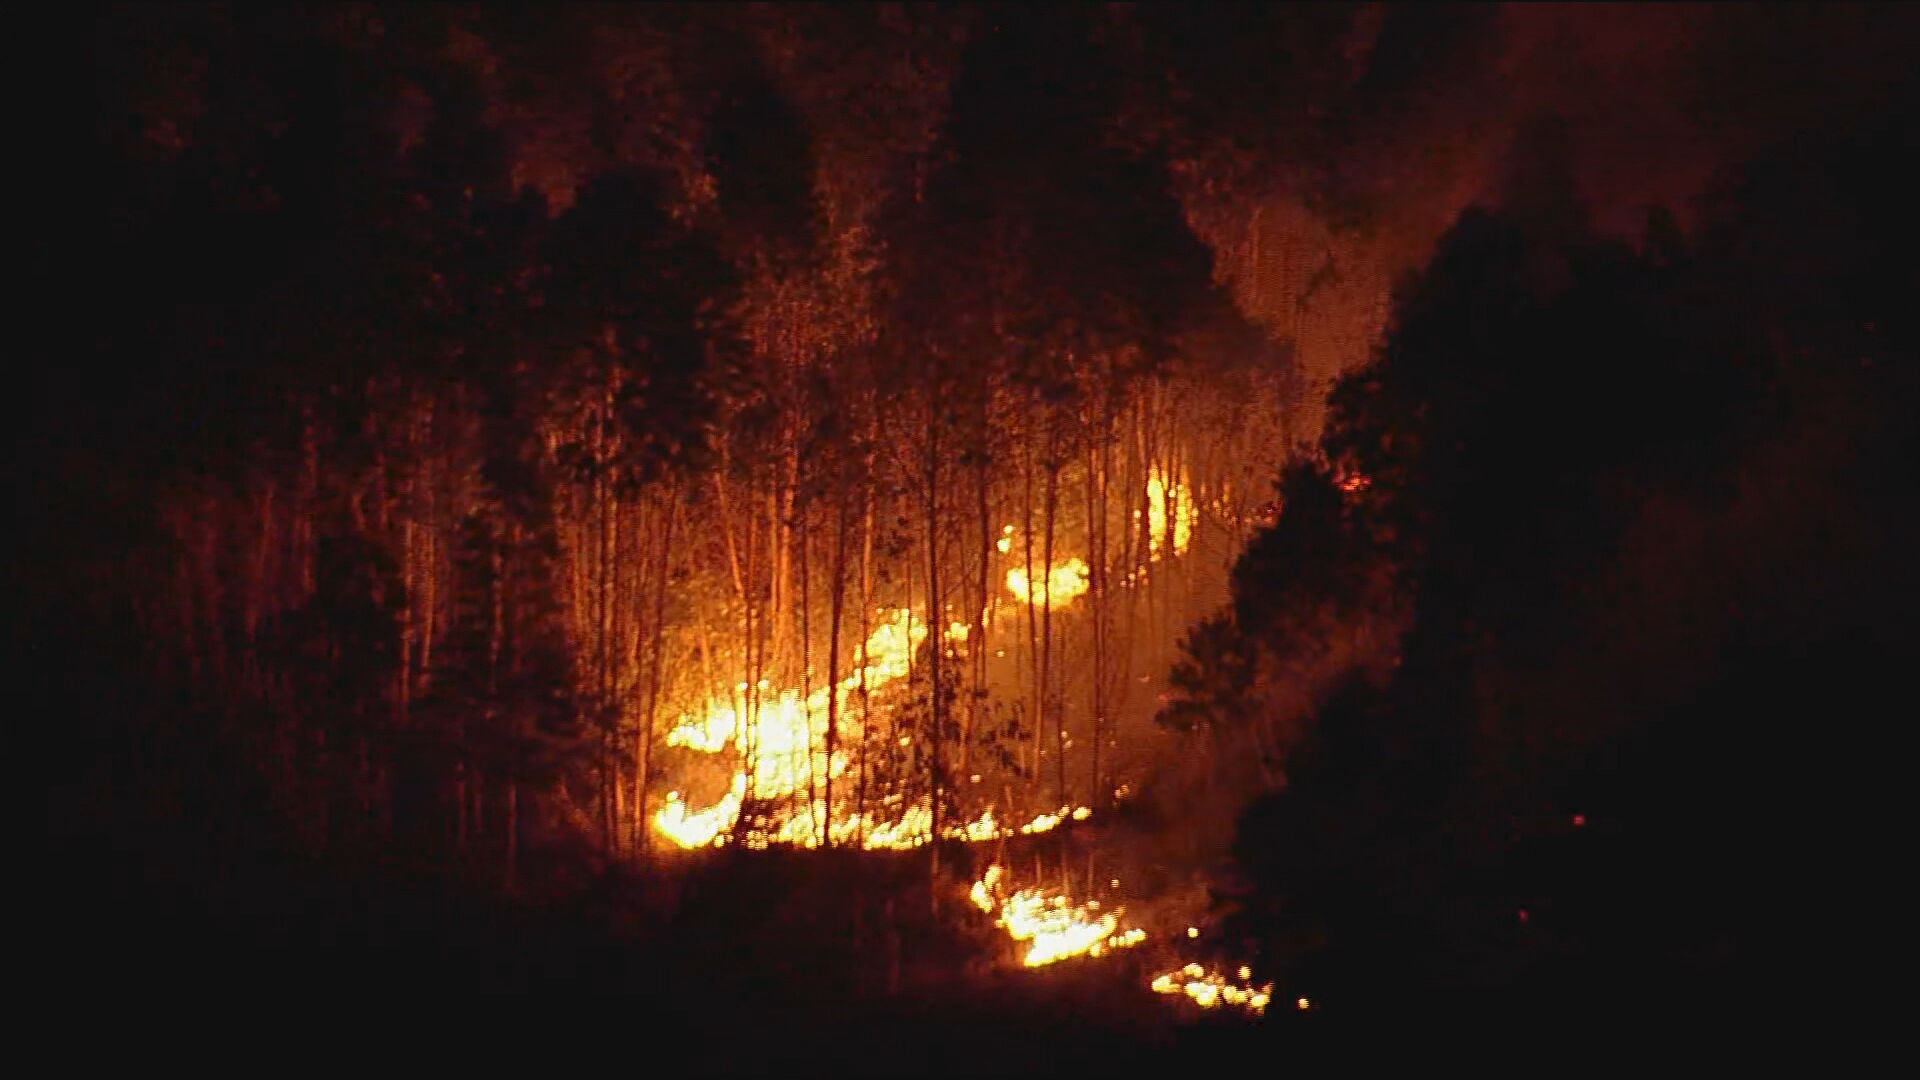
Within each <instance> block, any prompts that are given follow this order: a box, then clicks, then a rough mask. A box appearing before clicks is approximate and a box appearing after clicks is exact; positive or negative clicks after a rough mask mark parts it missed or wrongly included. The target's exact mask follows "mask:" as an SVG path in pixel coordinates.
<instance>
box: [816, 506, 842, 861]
mask: <svg viewBox="0 0 1920 1080" xmlns="http://www.w3.org/2000/svg"><path fill="white" fill-rule="evenodd" d="M847 498H848V496H847V495H846V494H845V493H844V492H836V493H835V498H834V525H833V580H832V583H831V584H830V585H829V586H828V596H827V610H828V616H827V765H826V780H825V784H824V785H823V786H824V789H825V794H824V796H823V800H822V801H823V802H824V803H825V805H826V814H825V815H824V816H823V818H822V820H821V821H820V823H819V829H820V846H821V847H826V846H828V845H829V844H830V843H832V840H833V834H832V824H833V762H834V758H835V756H836V755H838V754H839V752H840V619H841V614H842V611H841V609H842V608H843V607H844V606H845V602H846V595H847Z"/></svg>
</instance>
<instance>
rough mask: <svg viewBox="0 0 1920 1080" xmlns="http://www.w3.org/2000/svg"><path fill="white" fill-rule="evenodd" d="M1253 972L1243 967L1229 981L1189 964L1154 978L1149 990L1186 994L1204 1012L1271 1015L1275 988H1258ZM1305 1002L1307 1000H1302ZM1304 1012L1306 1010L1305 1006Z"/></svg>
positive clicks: (1212, 972) (1219, 975) (1270, 986)
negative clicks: (1226, 1010) (1234, 1010)
mask: <svg viewBox="0 0 1920 1080" xmlns="http://www.w3.org/2000/svg"><path fill="white" fill-rule="evenodd" d="M1252 974H1253V972H1252V971H1251V970H1249V969H1248V968H1246V967H1245V966H1242V967H1241V968H1240V969H1239V971H1238V972H1236V974H1235V978H1233V979H1229V978H1227V977H1226V976H1224V975H1221V974H1220V973H1219V972H1216V971H1210V970H1208V969H1207V968H1206V967H1204V966H1203V965H1200V964H1187V965H1186V966H1184V967H1181V968H1177V969H1175V970H1173V971H1169V972H1165V973H1163V974H1160V975H1156V976H1154V977H1153V981H1152V983H1150V984H1149V988H1150V989H1152V990H1153V992H1154V993H1156V994H1184V995H1186V996H1187V998H1188V999H1189V1000H1191V1001H1192V1002H1193V1003H1194V1004H1196V1005H1198V1006H1200V1007H1201V1008H1203V1009H1214V1008H1220V1007H1223V1006H1224V1007H1228V1008H1237V1009H1245V1010H1246V1011H1248V1012H1250V1013H1254V1014H1256V1015H1258V1014H1260V1013H1264V1012H1266V1011H1267V1006H1268V1005H1269V1004H1270V1003H1271V1002H1272V1001H1273V984H1272V983H1266V984H1264V985H1262V986H1257V987H1256V986H1254V985H1252V983H1251V982H1250V979H1251V977H1252ZM1300 1000H1301V1002H1305V1001H1306V999H1305V998H1301V999H1300ZM1299 1007H1300V1008H1302V1009H1304V1008H1306V1005H1305V1004H1301V1005H1300V1006H1299Z"/></svg>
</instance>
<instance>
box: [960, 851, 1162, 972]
mask: <svg viewBox="0 0 1920 1080" xmlns="http://www.w3.org/2000/svg"><path fill="white" fill-rule="evenodd" d="M1005 878H1006V872H1005V871H1004V870H1002V869H1001V868H1000V867H999V866H998V865H995V866H989V867H988V868H987V872H986V875H985V876H984V877H982V878H981V879H980V880H979V881H976V882H974V884H973V889H972V890H971V892H970V893H969V895H970V897H971V899H972V900H973V903H974V906H975V907H978V908H979V909H980V910H981V911H984V912H986V913H987V914H989V915H991V914H994V912H995V909H996V908H997V909H998V912H999V914H998V917H997V918H996V920H995V922H996V923H997V924H998V925H999V926H1000V927H1001V928H1003V929H1005V930H1006V932H1007V936H1008V937H1011V938H1012V939H1013V940H1015V941H1024V942H1029V943H1030V944H1029V945H1028V946H1027V951H1026V954H1025V955H1024V956H1022V957H1021V960H1020V962H1021V963H1022V964H1025V965H1026V966H1027V967H1041V966H1043V965H1046V964H1051V963H1054V962H1055V961H1058V960H1065V959H1067V958H1068V957H1072V956H1104V955H1105V954H1107V953H1108V952H1111V951H1113V950H1115V949H1127V948H1132V947H1133V946H1135V945H1138V944H1140V943H1141V942H1142V941H1145V940H1146V939H1147V932H1146V931H1145V930H1141V929H1140V928H1138V927H1131V928H1129V929H1126V930H1122V929H1120V918H1121V916H1122V915H1123V914H1124V911H1123V910H1121V909H1119V908H1115V909H1114V910H1112V911H1106V912H1103V911H1101V910H1100V902H1099V901H1098V900H1089V901H1087V902H1086V903H1084V904H1078V905H1076V904H1074V902H1073V901H1072V900H1071V899H1070V898H1068V897H1067V896H1065V895H1062V894H1058V893H1047V892H1044V891H1042V890H1040V889H1021V890H1020V891H1018V892H1016V893H1014V894H1013V895H1011V896H1007V897H1004V898H1003V897H1002V896H1001V895H1000V893H1001V884H1002V882H1003V881H1004V880H1005Z"/></svg>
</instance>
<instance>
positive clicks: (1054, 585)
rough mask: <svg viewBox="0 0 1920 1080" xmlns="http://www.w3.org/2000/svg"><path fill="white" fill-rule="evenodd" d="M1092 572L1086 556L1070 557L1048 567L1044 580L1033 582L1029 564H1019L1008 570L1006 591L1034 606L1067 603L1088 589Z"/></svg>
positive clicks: (1059, 605) (1060, 605) (1063, 604)
mask: <svg viewBox="0 0 1920 1080" xmlns="http://www.w3.org/2000/svg"><path fill="white" fill-rule="evenodd" d="M1092 572H1093V571H1092V570H1091V569H1090V568H1089V567H1088V566H1087V564H1086V560H1084V559H1078V558H1075V559H1068V560H1066V561H1065V562H1060V563H1055V564H1054V566H1053V569H1051V570H1048V571H1047V579H1046V581H1045V582H1043V583H1040V584H1034V583H1032V582H1029V581H1028V580H1027V568H1026V567H1024V566H1016V567H1014V568H1012V569H1011V570H1008V571H1007V591H1008V592H1010V593H1012V594H1013V595H1015V596H1017V597H1019V598H1020V599H1021V600H1023V601H1025V602H1026V603H1029V604H1032V605H1033V606H1035V607H1039V606H1041V605H1043V604H1051V605H1052V606H1053V607H1056V608H1060V607H1065V606H1067V605H1068V604H1070V603H1072V602H1073V601H1074V600H1076V599H1078V598H1079V597H1080V596H1082V595H1084V594H1085V593H1086V591H1087V580H1088V576H1089V575H1090V574H1092Z"/></svg>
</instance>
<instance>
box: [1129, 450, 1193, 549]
mask: <svg viewBox="0 0 1920 1080" xmlns="http://www.w3.org/2000/svg"><path fill="white" fill-rule="evenodd" d="M1136 516H1138V514H1137V512H1136ZM1197 516H1198V513H1197V510H1196V508H1195V507H1194V505H1193V492H1192V490H1191V489H1190V488H1188V486H1187V482H1186V481H1185V480H1176V481H1174V482H1173V483H1171V484H1169V483H1168V482H1167V478H1166V477H1165V476H1163V475H1162V474H1161V472H1160V470H1159V469H1158V468H1155V469H1154V470H1153V471H1151V472H1150V473H1148V474H1147V534H1148V535H1147V544H1148V555H1149V557H1150V558H1153V559H1158V558H1160V557H1161V556H1163V555H1165V554H1167V552H1166V551H1165V550H1164V549H1165V548H1166V546H1167V541H1168V539H1169V538H1168V536H1167V523H1168V520H1169V519H1171V520H1172V523H1173V536H1172V537H1171V539H1172V541H1173V554H1175V555H1185V554H1186V553H1187V545H1188V544H1189V543H1191V542H1192V540H1193V523H1194V520H1195V518H1196V517H1197Z"/></svg>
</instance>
